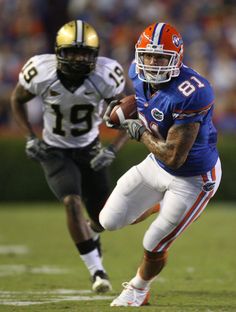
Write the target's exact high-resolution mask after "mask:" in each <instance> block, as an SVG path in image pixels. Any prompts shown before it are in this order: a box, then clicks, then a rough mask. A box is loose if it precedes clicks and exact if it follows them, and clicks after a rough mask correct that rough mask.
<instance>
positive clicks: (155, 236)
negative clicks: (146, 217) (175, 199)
mask: <svg viewBox="0 0 236 312" xmlns="http://www.w3.org/2000/svg"><path fill="white" fill-rule="evenodd" d="M174 228H175V225H174V224H172V223H171V222H169V221H168V220H167V219H166V218H164V217H163V216H162V215H159V216H158V217H157V219H156V220H155V221H153V223H152V224H151V225H150V227H149V229H148V230H147V232H146V233H145V235H144V238H143V247H144V248H145V249H146V250H148V251H150V252H152V251H153V250H155V251H156V252H158V250H157V249H156V247H157V246H158V244H159V243H160V242H161V241H162V240H163V239H164V238H165V237H166V235H168V233H170V232H171V231H172V229H174Z"/></svg>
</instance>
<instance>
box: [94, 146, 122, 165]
mask: <svg viewBox="0 0 236 312" xmlns="http://www.w3.org/2000/svg"><path fill="white" fill-rule="evenodd" d="M115 157H116V154H115V151H114V147H113V146H112V145H109V146H108V147H104V148H102V149H101V150H100V152H99V153H98V154H97V155H96V156H95V157H94V158H93V159H92V160H91V161H90V165H91V168H92V169H93V170H94V171H99V170H100V169H102V168H103V167H108V166H110V164H111V163H112V162H113V160H114V159H115Z"/></svg>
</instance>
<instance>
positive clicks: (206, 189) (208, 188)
mask: <svg viewBox="0 0 236 312" xmlns="http://www.w3.org/2000/svg"><path fill="white" fill-rule="evenodd" d="M215 184H216V183H215V182H212V181H208V182H206V183H205V184H204V185H203V187H202V189H203V191H204V192H210V191H212V190H213V189H214V187H215Z"/></svg>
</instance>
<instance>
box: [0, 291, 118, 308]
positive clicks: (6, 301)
mask: <svg viewBox="0 0 236 312" xmlns="http://www.w3.org/2000/svg"><path fill="white" fill-rule="evenodd" d="M72 294H74V295H72ZM75 294H76V295H75ZM85 294H87V295H85ZM52 295H53V296H52ZM89 295H90V296H89ZM22 296H23V297H27V298H28V299H27V300H25V299H19V298H17V297H22ZM29 296H30V297H32V300H29ZM34 297H35V299H34ZM38 297H40V300H39V298H38ZM49 297H50V298H49ZM112 299H113V297H112V296H101V295H95V294H94V293H93V292H92V291H91V290H87V289H82V290H73V289H55V290H49V291H0V305H13V306H29V305H42V304H48V303H57V302H62V301H95V300H112Z"/></svg>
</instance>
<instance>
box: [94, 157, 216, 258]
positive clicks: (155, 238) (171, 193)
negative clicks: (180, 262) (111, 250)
mask: <svg viewBox="0 0 236 312" xmlns="http://www.w3.org/2000/svg"><path fill="white" fill-rule="evenodd" d="M220 180H221V164H220V160H219V159H218V161H217V163H216V165H215V167H214V168H213V169H212V170H211V171H209V172H207V173H206V174H204V175H199V176H194V177H180V176H173V175H171V174H169V173H168V172H166V171H165V170H164V169H162V168H161V167H160V166H159V165H158V164H157V163H156V161H155V160H154V156H153V155H152V154H149V155H148V156H147V158H146V159H144V160H143V161H142V162H141V163H140V164H138V165H137V166H134V167H132V168H131V169H129V170H128V171H127V172H126V173H125V174H124V175H123V176H122V177H121V178H120V179H119V180H118V181H117V185H116V187H115V188H114V190H113V192H112V193H111V195H110V197H109V198H108V200H107V202H106V204H105V206H104V208H103V209H102V211H101V213H100V216H99V220H100V223H101V225H102V226H103V227H104V228H105V229H106V230H110V231H112V230H117V229H120V228H122V227H124V226H126V225H128V224H131V223H133V222H134V221H135V220H136V219H137V218H138V217H139V216H141V215H142V214H143V213H144V212H145V211H146V210H148V209H149V208H150V207H152V206H154V205H155V204H157V203H158V202H160V201H162V204H161V209H160V212H159V214H158V215H157V218H156V219H155V220H154V221H153V222H152V224H151V225H150V226H149V228H148V230H147V232H146V233H145V236H144V240H143V246H144V248H145V249H146V250H148V251H152V252H160V251H164V250H167V249H168V248H169V246H170V245H171V243H172V242H173V241H174V240H175V239H176V238H177V237H178V236H179V235H180V234H181V233H182V232H183V231H184V230H185V229H186V228H187V227H188V226H189V225H190V224H191V223H192V222H193V221H194V220H196V219H197V218H198V217H199V215H200V214H201V213H202V212H203V210H204V209H205V207H206V205H207V203H208V202H209V200H210V199H211V197H212V196H213V195H214V194H215V192H216V190H217V189H218V187H219V184H220Z"/></svg>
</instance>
